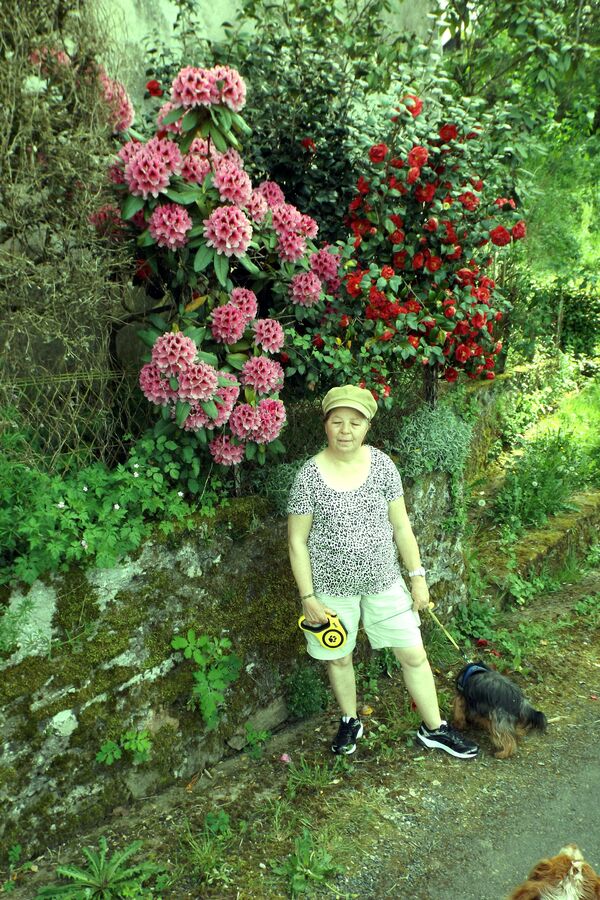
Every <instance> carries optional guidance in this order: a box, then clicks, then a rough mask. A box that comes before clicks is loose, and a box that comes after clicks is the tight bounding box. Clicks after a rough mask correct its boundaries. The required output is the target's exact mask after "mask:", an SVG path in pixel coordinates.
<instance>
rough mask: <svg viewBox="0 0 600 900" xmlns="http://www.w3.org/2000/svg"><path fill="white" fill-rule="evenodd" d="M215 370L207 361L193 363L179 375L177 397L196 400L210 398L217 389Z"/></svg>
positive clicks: (217, 382)
mask: <svg viewBox="0 0 600 900" xmlns="http://www.w3.org/2000/svg"><path fill="white" fill-rule="evenodd" d="M218 378H219V376H218V374H217V370H216V369H215V368H213V366H209V365H208V363H203V362H199V363H194V364H193V365H191V366H188V368H187V369H184V370H183V371H182V372H181V374H180V375H179V399H180V400H190V401H192V402H197V401H199V400H210V399H211V398H212V396H213V394H214V393H215V391H216V390H217V387H218V384H219V381H218Z"/></svg>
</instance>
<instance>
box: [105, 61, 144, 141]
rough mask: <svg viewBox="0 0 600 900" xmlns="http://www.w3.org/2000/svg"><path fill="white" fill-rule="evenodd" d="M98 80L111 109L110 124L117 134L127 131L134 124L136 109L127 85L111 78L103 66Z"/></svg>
mask: <svg viewBox="0 0 600 900" xmlns="http://www.w3.org/2000/svg"><path fill="white" fill-rule="evenodd" d="M98 81H99V82H100V88H101V90H102V95H103V97H104V100H105V102H106V104H107V106H108V110H109V118H108V120H109V124H110V126H111V127H112V130H113V131H114V132H115V134H117V133H118V132H120V131H127V129H128V128H131V126H132V125H133V120H134V119H135V111H134V109H133V104H132V102H131V100H130V99H129V94H128V93H127V91H126V90H125V86H124V85H123V84H121V82H120V81H116V80H115V79H114V78H109V77H108V75H107V74H106V71H105V70H104V68H103V67H102V66H100V67H99V69H98Z"/></svg>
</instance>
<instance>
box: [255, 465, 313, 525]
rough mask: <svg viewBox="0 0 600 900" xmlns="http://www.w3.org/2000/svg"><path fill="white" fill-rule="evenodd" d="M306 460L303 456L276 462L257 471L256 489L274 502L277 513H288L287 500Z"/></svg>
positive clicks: (283, 514)
mask: <svg viewBox="0 0 600 900" xmlns="http://www.w3.org/2000/svg"><path fill="white" fill-rule="evenodd" d="M305 462H306V458H304V457H302V458H301V459H298V460H296V461H294V462H289V463H274V464H273V465H271V466H268V467H267V468H265V469H263V470H262V471H261V472H260V473H257V476H258V477H257V478H256V479H255V485H256V489H257V490H258V492H259V493H260V494H261V495H262V496H264V497H266V498H267V500H269V501H270V502H271V503H272V504H273V507H274V510H275V512H276V513H277V515H279V516H285V515H287V501H288V497H289V493H290V490H291V488H292V483H293V481H294V478H295V477H296V475H297V473H298V471H299V469H300V468H301V467H302V466H303V465H304V463H305Z"/></svg>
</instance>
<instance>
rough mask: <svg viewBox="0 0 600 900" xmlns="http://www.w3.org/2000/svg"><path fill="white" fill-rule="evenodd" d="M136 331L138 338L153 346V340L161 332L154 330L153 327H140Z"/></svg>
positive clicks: (148, 345)
mask: <svg viewBox="0 0 600 900" xmlns="http://www.w3.org/2000/svg"><path fill="white" fill-rule="evenodd" d="M136 333H137V336H138V337H139V339H140V340H141V341H143V342H144V344H146V346H147V347H154V342H155V341H156V339H157V338H159V337H160V336H161V332H160V331H156V330H155V329H154V328H142V329H141V330H140V331H138V332H136Z"/></svg>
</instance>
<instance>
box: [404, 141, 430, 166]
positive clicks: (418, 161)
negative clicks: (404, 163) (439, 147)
mask: <svg viewBox="0 0 600 900" xmlns="http://www.w3.org/2000/svg"><path fill="white" fill-rule="evenodd" d="M428 159H429V150H428V149H427V147H422V146H421V145H420V144H417V145H416V146H414V147H413V148H412V150H410V151H409V154H408V164H409V166H416V167H418V168H421V166H424V165H425V163H426V162H427V160H428Z"/></svg>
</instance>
